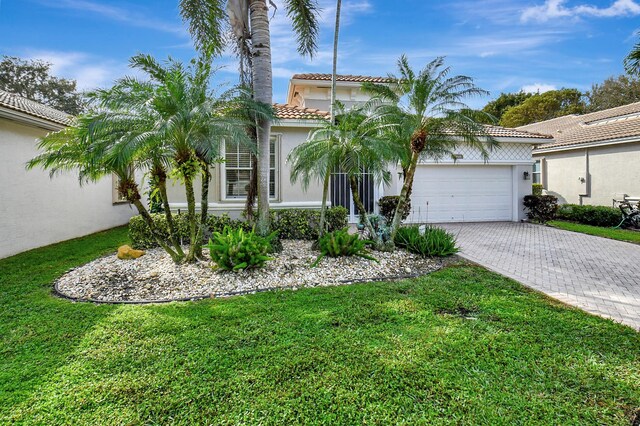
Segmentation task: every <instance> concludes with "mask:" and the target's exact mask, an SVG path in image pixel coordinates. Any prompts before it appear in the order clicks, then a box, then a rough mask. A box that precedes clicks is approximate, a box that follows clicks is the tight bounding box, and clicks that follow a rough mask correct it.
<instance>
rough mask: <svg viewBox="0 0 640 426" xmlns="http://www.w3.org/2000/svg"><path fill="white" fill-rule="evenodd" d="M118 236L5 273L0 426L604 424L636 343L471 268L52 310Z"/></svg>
mask: <svg viewBox="0 0 640 426" xmlns="http://www.w3.org/2000/svg"><path fill="white" fill-rule="evenodd" d="M126 239H127V238H126V230H124V229H116V230H112V231H109V232H105V233H101V234H95V235H92V236H89V237H85V238H82V239H79V240H74V241H70V242H66V243H61V244H58V245H55V246H51V247H47V248H43V249H39V250H34V251H32V252H28V253H25V254H21V255H18V256H15V257H12V258H9V259H5V260H0V271H1V273H0V301H1V303H2V311H1V312H0V343H1V345H0V424H12V423H17V424H47V425H56V424H73V425H85V424H86V425H103V424H107V425H120V424H177V425H193V424H265V425H267V424H273V425H280V424H291V425H293V424H363V423H367V424H492V425H493V424H505V425H514V424H523V425H524V424H526V425H531V424H562V425H567V424H576V425H585V424H607V425H615V424H618V425H629V424H630V419H631V418H632V416H634V413H636V412H637V410H638V409H639V408H640V334H638V333H637V332H635V331H633V330H632V329H630V328H628V327H624V326H622V325H618V324H615V323H613V322H611V321H608V320H604V319H601V318H597V317H594V316H591V315H588V314H585V313H583V312H581V311H579V310H576V309H570V308H567V307H565V306H563V305H561V304H560V303H556V302H553V301H550V300H548V299H547V298H545V297H543V296H541V295H539V294H536V293H533V292H530V291H528V290H526V289H524V288H523V287H522V286H520V285H519V284H517V283H515V282H514V281H511V280H509V279H506V278H503V277H501V276H499V275H496V274H494V273H491V272H488V271H486V270H484V269H482V268H479V267H475V266H466V265H458V266H452V267H448V268H446V269H444V270H442V271H440V272H437V273H434V274H431V275H429V276H426V277H424V278H420V279H415V280H407V281H402V282H397V283H376V284H359V285H350V286H342V287H330V288H316V289H307V290H298V291H278V292H268V293H261V294H257V295H252V296H244V297H235V298H230V299H223V300H207V301H202V302H197V303H172V304H167V305H154V306H136V305H128V306H115V305H89V304H74V303H71V302H69V301H66V300H62V299H58V298H55V297H53V296H51V282H52V280H53V279H54V278H55V277H56V276H58V275H60V274H61V273H63V272H64V271H65V270H66V269H68V268H70V267H73V266H76V265H80V264H82V263H84V262H86V261H88V260H90V259H92V258H95V257H96V256H98V255H100V254H102V253H105V252H109V251H111V250H113V249H114V248H115V247H117V246H118V245H119V244H121V243H123V242H126Z"/></svg>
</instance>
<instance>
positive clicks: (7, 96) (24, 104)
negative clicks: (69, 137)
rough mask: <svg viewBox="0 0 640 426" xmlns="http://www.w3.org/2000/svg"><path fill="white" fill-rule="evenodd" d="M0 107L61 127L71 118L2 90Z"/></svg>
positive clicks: (63, 113)
mask: <svg viewBox="0 0 640 426" xmlns="http://www.w3.org/2000/svg"><path fill="white" fill-rule="evenodd" d="M0 107H5V108H8V109H12V110H14V111H19V112H22V113H25V114H28V115H31V116H33V117H37V118H42V119H44V120H47V121H51V122H52V123H56V124H61V125H63V126H68V125H69V124H71V118H72V117H71V116H70V115H69V114H67V113H66V112H62V111H58V110H57V109H54V108H51V107H48V106H46V105H42V104H40V103H38V102H35V101H32V100H29V99H27V98H23V97H22V96H18V95H15V94H13V93H9V92H5V91H4V90H0Z"/></svg>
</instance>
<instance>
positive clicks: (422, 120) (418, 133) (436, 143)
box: [364, 55, 497, 240]
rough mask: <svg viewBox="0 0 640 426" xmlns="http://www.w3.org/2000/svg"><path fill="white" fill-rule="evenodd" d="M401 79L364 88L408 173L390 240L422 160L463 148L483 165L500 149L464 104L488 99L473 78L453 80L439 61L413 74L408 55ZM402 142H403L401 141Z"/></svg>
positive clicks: (402, 62)
mask: <svg viewBox="0 0 640 426" xmlns="http://www.w3.org/2000/svg"><path fill="white" fill-rule="evenodd" d="M398 71H399V75H398V76H395V75H389V82H390V84H388V85H377V84H370V83H365V84H364V89H365V90H366V91H368V92H369V93H372V94H373V95H374V98H373V100H372V103H373V104H377V105H378V109H379V110H380V111H381V112H382V115H383V116H384V117H385V119H386V120H389V122H390V123H394V124H395V126H391V127H389V129H391V132H392V136H391V138H390V140H391V142H393V141H396V143H398V142H399V143H400V144H401V145H402V146H401V150H400V152H402V153H403V155H401V156H399V157H398V159H399V160H400V163H401V165H402V167H403V169H404V183H403V185H402V190H401V192H400V198H399V200H398V205H397V208H396V212H395V215H394V218H393V221H392V223H391V239H392V240H393V238H394V237H395V234H396V232H397V230H398V228H399V226H400V223H401V221H402V212H403V211H404V208H405V204H406V203H407V201H408V200H409V196H410V194H411V189H412V187H413V178H414V175H415V171H416V167H417V165H418V162H419V160H420V159H421V158H432V159H435V160H439V159H441V158H443V157H445V156H447V155H453V153H454V152H455V150H456V148H457V147H458V146H459V145H470V146H472V147H474V148H476V149H478V150H479V151H480V153H481V154H482V156H483V158H484V159H485V161H486V160H487V159H488V157H489V152H490V151H491V150H492V149H494V147H496V146H497V143H496V141H495V139H493V138H492V137H491V136H490V135H489V134H488V132H487V130H488V129H487V127H486V126H484V125H483V124H480V123H477V122H476V121H475V118H477V117H478V114H479V113H478V112H477V111H472V110H471V109H470V108H469V107H468V106H467V105H466V104H465V103H464V99H465V98H468V97H471V96H478V95H486V94H488V92H486V91H485V90H482V89H480V88H478V87H477V86H476V85H475V84H474V83H473V79H472V78H470V77H467V76H462V75H458V76H450V74H451V69H450V68H449V67H445V66H444V58H441V57H440V58H436V59H434V60H433V61H431V62H430V63H428V64H427V65H426V66H425V67H424V68H423V69H422V70H420V71H419V72H415V71H414V70H413V69H412V68H411V66H410V65H409V61H408V59H407V57H406V56H404V55H403V56H401V57H400V59H399V60H398ZM403 139H404V140H403Z"/></svg>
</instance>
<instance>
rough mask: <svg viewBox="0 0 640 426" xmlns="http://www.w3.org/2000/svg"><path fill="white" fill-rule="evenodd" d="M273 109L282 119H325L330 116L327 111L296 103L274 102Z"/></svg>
mask: <svg viewBox="0 0 640 426" xmlns="http://www.w3.org/2000/svg"><path fill="white" fill-rule="evenodd" d="M273 109H274V110H275V113H276V117H278V118H279V119H280V120H324V119H326V118H328V117H329V112H327V111H321V110H319V109H313V108H302V107H299V106H295V105H288V104H274V105H273Z"/></svg>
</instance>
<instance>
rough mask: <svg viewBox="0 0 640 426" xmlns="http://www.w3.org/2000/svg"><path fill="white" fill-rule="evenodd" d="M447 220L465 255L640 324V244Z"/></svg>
mask: <svg viewBox="0 0 640 426" xmlns="http://www.w3.org/2000/svg"><path fill="white" fill-rule="evenodd" d="M442 226H443V227H445V228H446V229H448V230H449V231H451V232H453V233H454V234H456V235H457V238H458V243H459V244H460V246H461V248H462V250H461V253H460V254H461V255H462V256H463V257H465V258H467V259H469V260H471V261H473V262H476V263H479V264H480V265H483V266H485V267H487V268H489V269H492V270H494V271H496V272H498V273H500V274H503V275H506V276H508V277H510V278H513V279H515V280H517V281H520V282H521V283H523V284H525V285H527V286H529V287H531V288H534V289H536V290H539V291H542V292H544V293H546V294H548V295H549V296H551V297H554V298H556V299H558V300H561V301H562V302H565V303H568V304H570V305H573V306H577V307H579V308H582V309H584V310H585V311H588V312H591V313H594V314H596V315H601V316H604V317H608V318H613V319H614V320H616V321H619V322H622V323H624V324H627V325H630V326H631V327H634V328H635V329H640V245H635V244H630V243H624V242H621V241H614V240H609V239H605V238H600V237H594V236H590V235H584V234H579V233H576V232H570V231H563V230H560V229H555V228H551V227H547V226H541V225H532V224H528V223H513V222H496V223H456V224H445V225H442Z"/></svg>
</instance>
